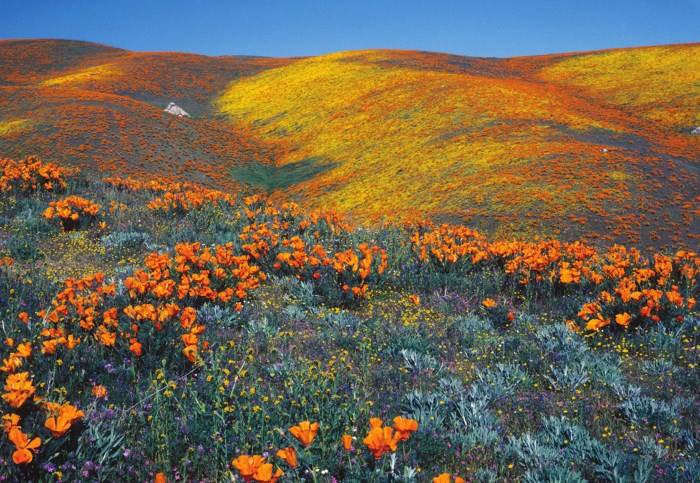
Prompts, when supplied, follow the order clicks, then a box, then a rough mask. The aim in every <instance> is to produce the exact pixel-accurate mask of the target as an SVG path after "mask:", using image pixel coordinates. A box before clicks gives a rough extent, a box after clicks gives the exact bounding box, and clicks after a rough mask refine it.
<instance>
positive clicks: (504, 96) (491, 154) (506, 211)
mask: <svg viewBox="0 0 700 483" xmlns="http://www.w3.org/2000/svg"><path fill="white" fill-rule="evenodd" d="M699 59H700V44H687V45H672V46H661V47H649V48H630V49H616V50H610V51H600V52H583V53H574V54H554V55H547V56H535V57H517V58H509V59H493V58H476V57H462V56H457V55H447V54H438V53H430V52H416V51H400V50H370V51H352V52H339V53H334V54H328V55H321V56H316V57H306V58H280V59H276V58H259V57H245V56H238V57H236V56H226V57H207V56H202V55H192V54H178V53H148V52H131V51H127V50H122V49H118V48H113V47H108V46H104V45H98V44H93V43H87V42H77V41H61V40H17V41H13V40H5V41H0V153H2V155H3V156H6V157H10V158H14V159H21V158H23V157H25V156H28V155H39V156H41V157H42V158H43V159H46V160H51V161H53V162H59V163H62V164H65V165H71V166H78V167H82V168H90V169H93V168H95V167H97V168H99V169H100V171H101V172H105V173H112V174H115V175H117V176H128V175H131V176H136V177H153V176H158V177H163V176H167V177H168V178H169V179H171V180H174V181H194V182H197V183H201V184H203V185H205V186H207V187H209V188H215V189H223V190H225V191H233V192H237V191H239V190H240V189H241V187H242V186H252V187H254V188H256V189H258V190H261V191H265V192H267V193H268V194H269V195H270V196H271V198H272V199H273V200H274V201H275V202H280V203H281V202H284V201H288V200H293V201H296V202H298V203H299V204H301V205H302V206H304V207H306V208H310V209H334V210H337V211H340V212H342V213H344V214H348V215H350V216H351V217H352V219H353V220H356V221H359V222H363V223H371V224H380V223H382V222H396V221H401V222H404V221H416V220H417V219H420V218H422V217H424V216H428V217H430V219H432V220H434V221H436V222H441V223H442V222H446V223H452V224H468V225H469V226H472V227H475V228H478V229H479V230H481V231H483V232H484V233H487V234H489V235H493V236H496V237H498V238H503V237H512V236H513V235H517V236H518V237H521V238H531V237H536V236H540V237H553V238H558V239H561V240H567V241H573V240H586V241H588V242H590V243H596V244H599V243H603V244H607V245H610V244H613V243H623V244H627V245H633V246H636V247H639V248H640V249H644V250H646V249H648V248H650V247H652V248H660V247H664V248H667V249H677V248H678V247H682V246H686V247H687V246H690V247H696V246H697V245H698V243H699V242H700V239H699V238H698V237H699V236H700V235H699V233H700V210H698V206H699V205H700V170H699V168H698V163H699V162H700V136H699V135H693V134H692V130H693V129H694V128H695V127H698V126H700V114H698V109H697V106H698V103H699V102H700V79H699V78H698V72H700V60H699ZM170 102H175V103H177V105H178V106H180V107H182V108H183V109H184V110H185V111H187V112H188V113H189V114H191V117H189V118H176V117H174V116H171V115H169V114H166V113H164V112H163V109H164V108H165V107H166V106H167V105H168V104H169V103H170Z"/></svg>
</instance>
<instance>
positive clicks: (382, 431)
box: [362, 426, 398, 459]
mask: <svg viewBox="0 0 700 483" xmlns="http://www.w3.org/2000/svg"><path fill="white" fill-rule="evenodd" d="M362 442H363V443H364V444H365V446H367V449H369V451H370V452H371V453H372V455H373V456H374V458H375V459H379V458H381V457H382V456H383V455H384V453H387V452H392V453H393V452H394V451H396V447H397V443H398V439H397V438H396V435H395V434H394V430H393V429H392V428H390V427H388V426H387V427H376V428H372V429H370V430H369V433H368V434H367V437H365V439H364V440H363V441H362Z"/></svg>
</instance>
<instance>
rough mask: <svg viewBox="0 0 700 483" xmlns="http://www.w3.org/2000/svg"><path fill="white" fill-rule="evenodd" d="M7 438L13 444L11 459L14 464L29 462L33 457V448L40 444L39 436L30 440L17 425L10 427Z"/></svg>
mask: <svg viewBox="0 0 700 483" xmlns="http://www.w3.org/2000/svg"><path fill="white" fill-rule="evenodd" d="M7 438H8V439H9V440H10V441H11V442H12V443H13V444H14V445H15V448H16V449H15V451H14V453H12V461H13V462H14V463H15V464H16V465H24V464H28V463H31V462H32V460H33V459H34V453H33V452H34V450H36V449H38V448H39V446H41V438H34V439H32V440H30V439H29V438H28V437H27V435H26V434H24V433H23V432H22V430H21V429H20V428H19V427H15V428H12V429H11V430H10V433H9V434H8V435H7Z"/></svg>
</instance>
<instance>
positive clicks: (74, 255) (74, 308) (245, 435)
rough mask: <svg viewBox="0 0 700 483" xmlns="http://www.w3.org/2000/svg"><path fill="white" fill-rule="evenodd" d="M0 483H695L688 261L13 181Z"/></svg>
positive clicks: (52, 177) (195, 197)
mask: <svg viewBox="0 0 700 483" xmlns="http://www.w3.org/2000/svg"><path fill="white" fill-rule="evenodd" d="M0 192H1V193H2V197H0V321H1V324H0V329H1V330H2V335H1V337H0V339H1V342H0V360H1V361H2V365H1V366H0V371H2V374H1V375H0V377H1V378H2V381H0V385H1V387H2V399H1V400H0V412H1V414H2V437H0V480H1V481H47V482H48V481H104V482H114V481H157V482H163V481H212V482H213V481H255V482H272V481H280V482H283V481H313V482H333V481H348V482H360V481H371V482H386V481H396V482H399V481H402V482H410V481H416V482H422V481H428V482H431V481H434V482H438V483H447V482H460V481H476V482H497V481H526V482H530V481H532V482H534V481H551V482H575V481H614V482H628V481H629V482H645V481H658V482H666V481H688V482H690V481H698V479H699V478H700V462H699V460H698V457H699V456H700V418H699V417H698V412H699V411H700V396H699V395H698V387H700V371H699V368H698V364H700V353H699V351H700V317H699V316H698V313H697V305H696V299H697V297H698V295H700V294H699V293H698V292H699V291H698V281H699V279H700V256H699V255H698V254H697V253H695V252H693V251H690V250H674V251H659V252H649V251H643V252H642V251H639V250H638V249H636V248H634V247H631V246H630V247H624V246H621V245H608V246H604V245H590V244H587V243H584V242H581V241H571V242H564V241H558V240H556V239H531V240H509V239H504V238H493V237H491V236H488V235H485V234H482V233H481V232H479V231H477V230H475V229H473V228H471V227H468V226H464V225H448V224H437V223H433V222H430V221H420V222H410V223H408V222H407V223H405V224H397V223H394V224H391V225H386V226H374V227H368V226H354V225H352V224H351V223H349V221H348V220H346V219H345V218H344V217H343V216H342V215H340V214H338V213H336V212H332V211H314V210H305V209H302V208H301V207H300V206H299V205H297V204H295V203H291V202H278V201H276V200H271V199H269V198H268V197H267V196H265V195H263V194H260V193H253V192H252V191H246V190H245V189H241V190H238V191H218V190H215V189H212V188H209V187H206V186H203V185H200V184H196V183H192V182H170V181H163V180H162V179H147V178H144V177H141V178H138V179H136V178H130V177H119V176H112V175H109V176H106V175H105V176H96V175H95V173H94V172H92V171H91V172H88V171H84V170H83V171H81V170H79V169H77V168H74V167H71V166H68V165H60V164H54V163H53V162H51V161H50V160H48V159H39V158H36V157H28V158H21V159H20V158H17V159H14V160H13V159H2V160H1V161H0Z"/></svg>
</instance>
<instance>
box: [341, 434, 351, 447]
mask: <svg viewBox="0 0 700 483" xmlns="http://www.w3.org/2000/svg"><path fill="white" fill-rule="evenodd" d="M341 441H342V442H343V449H344V450H345V451H352V436H350V435H349V434H344V435H343V436H342V438H341Z"/></svg>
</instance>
